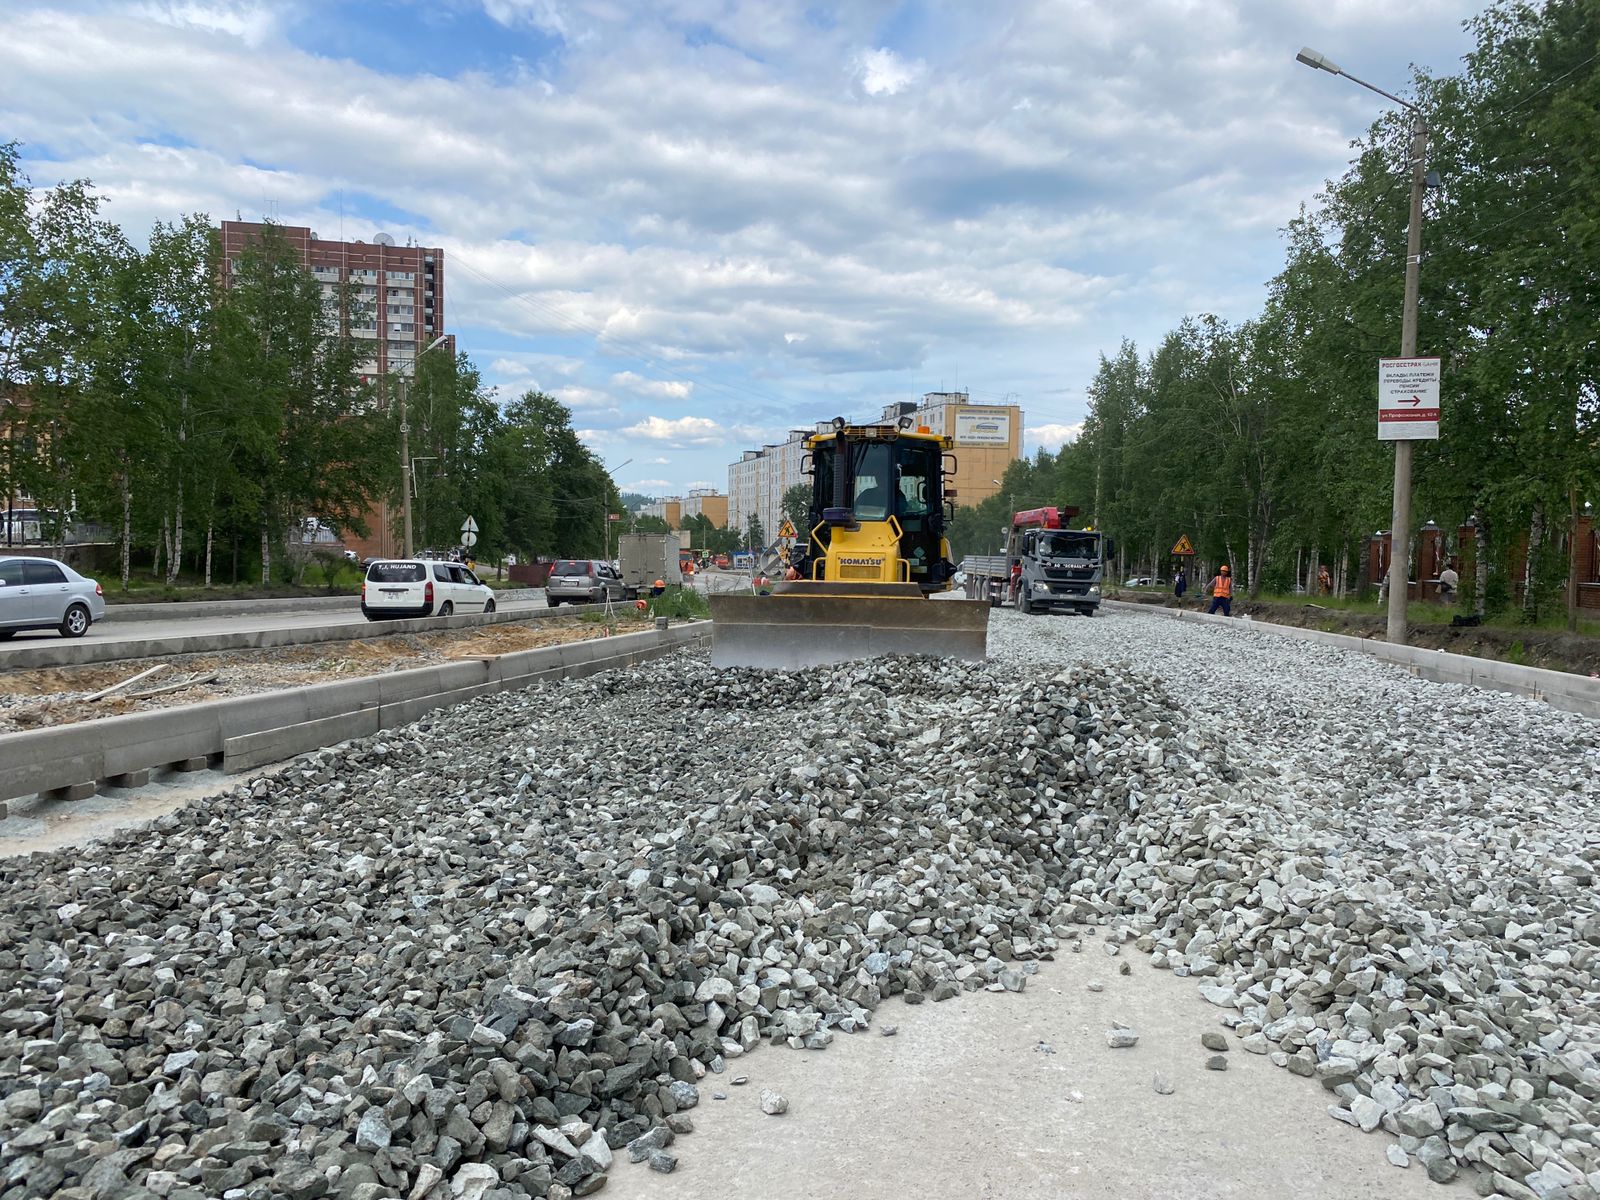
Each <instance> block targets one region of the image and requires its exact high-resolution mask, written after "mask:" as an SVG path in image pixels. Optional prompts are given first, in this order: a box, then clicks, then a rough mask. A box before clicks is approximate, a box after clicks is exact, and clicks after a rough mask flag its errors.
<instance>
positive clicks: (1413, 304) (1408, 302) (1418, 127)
mask: <svg viewBox="0 0 1600 1200" xmlns="http://www.w3.org/2000/svg"><path fill="white" fill-rule="evenodd" d="M1427 154H1428V127H1427V125H1426V124H1425V123H1424V122H1423V119H1422V114H1421V113H1420V112H1418V111H1416V110H1415V109H1412V112H1411V219H1410V221H1409V222H1407V226H1406V291H1405V300H1404V302H1403V307H1402V309H1401V312H1400V357H1401V358H1415V357H1416V355H1417V291H1418V287H1419V285H1420V277H1421V274H1422V198H1423V196H1424V195H1425V194H1426V192H1427V190H1428V175H1427V170H1426V167H1425V165H1424V161H1425V159H1426V158H1427ZM1415 444H1416V443H1415V442H1412V441H1410V440H1405V439H1403V440H1401V441H1398V442H1396V443H1395V444H1394V521H1393V524H1392V525H1391V526H1390V533H1389V621H1388V628H1387V630H1386V634H1387V637H1388V640H1389V644H1390V645H1392V646H1404V645H1405V644H1406V601H1407V600H1409V599H1410V592H1411V588H1410V579H1411V451H1412V447H1413V446H1414V445H1415ZM1396 567H1399V568H1400V573H1399V576H1398V578H1397V577H1396V575H1395V568H1396Z"/></svg>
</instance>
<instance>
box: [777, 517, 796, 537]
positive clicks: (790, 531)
mask: <svg viewBox="0 0 1600 1200" xmlns="http://www.w3.org/2000/svg"><path fill="white" fill-rule="evenodd" d="M778 536H779V537H781V538H792V537H794V536H795V532H794V522H793V521H791V520H789V518H788V517H785V518H784V519H783V524H782V525H780V526H778Z"/></svg>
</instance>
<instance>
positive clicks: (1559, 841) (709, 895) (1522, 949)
mask: <svg viewBox="0 0 1600 1200" xmlns="http://www.w3.org/2000/svg"><path fill="white" fill-rule="evenodd" d="M1146 621H1150V622H1151V623H1152V624H1153V623H1154V622H1153V621H1152V619H1150V618H1140V617H1136V616H1134V617H1123V618H1112V617H1102V618H1098V619H1095V620H1083V619H1067V618H1035V619H1032V620H1028V619H1026V618H1022V617H1020V616H1016V615H1014V614H1010V613H1001V614H998V615H997V617H996V628H995V633H994V637H993V642H994V653H995V661H993V662H992V663H990V664H988V665H986V666H970V665H952V664H934V663H929V662H919V661H914V660H899V661H892V662H884V663H872V664H857V665H851V666H846V667H841V668H837V669H833V670H827V671H816V672H811V673H808V674H806V675H803V676H797V677H794V678H791V679H781V678H775V677H767V678H762V677H757V676H755V675H754V674H750V673H742V672H732V673H716V672H712V671H711V670H710V669H709V667H707V666H706V665H705V664H704V662H703V660H702V659H698V658H694V657H680V658H676V659H672V660H661V661H658V662H655V663H651V664H646V665H644V666H641V667H639V668H637V669H634V670H631V671H627V672H618V673H613V674H608V675H605V676H598V677H595V678H592V679H589V680H583V681H575V682H569V683H566V684H559V685H558V684H552V685H546V686H542V687H540V688H536V689H533V690H531V691H529V692H526V693H520V694H508V695H501V696H496V697H491V698H486V699H484V700H482V701H480V702H477V703H475V704H472V705H468V706H465V707H462V708H460V709H456V710H452V711H450V712H448V713H443V714H436V715H434V716H433V717H431V718H429V719H427V720H425V721H424V722H422V723H421V724H419V725H417V726H413V727H410V728H408V729H405V730H399V731H394V732H392V733H389V734H386V735H384V736H382V737H380V738H375V739H370V740H368V741H366V742H363V743H359V744H356V745H354V746H352V747H350V748H347V749H345V750H340V751H329V752H323V753H321V754H318V755H313V756H310V757H308V758H306V759H304V760H302V761H301V762H300V763H298V764H297V765H296V766H294V767H292V768H291V769H289V770H287V771H285V772H283V773H282V774H280V775H278V776H276V777H275V778H273V779H270V780H260V781H257V782H256V783H255V784H254V785H253V786H251V787H249V788H244V789H237V790H235V791H234V792H232V793H230V794H228V795H226V796H223V797H219V798H217V799H216V800H214V801H211V802H208V803H202V804H198V805H195V806H193V807H191V808H189V809H185V810H183V811H181V812H179V813H174V814H172V815H170V816H168V817H165V818H162V820H161V821H159V822H158V823H157V826H156V828H155V829H153V830H151V831H147V832H141V833H137V834H128V835H124V836H121V837H119V838H117V839H115V840H113V841H111V842H109V843H107V844H105V845H102V846H97V847H94V848H91V849H89V850H86V851H79V852H73V853H70V854H68V853H61V854H53V855H39V856H35V857H34V858H32V859H30V860H25V861H24V860H13V861H11V862H7V863H4V864H0V894H3V897H4V900H3V901H0V995H3V996H4V998H5V1003H4V1005H3V1006H0V1200H12V1197H23V1196H30V1197H31V1196H42V1195H52V1194H59V1195H64V1196H74V1197H77V1196H84V1197H95V1198H96V1200H107V1198H112V1197H119V1196H135V1197H143V1196H148V1195H164V1196H171V1197H176V1198H179V1200H188V1198H190V1197H200V1196H212V1195H215V1196H230V1197H231V1196H240V1197H254V1196H292V1197H307V1198H312V1197H317V1196H324V1195H337V1196H346V1197H351V1198H352V1200H377V1198H378V1197H385V1196H392V1195H406V1196H409V1197H411V1198H412V1200H424V1198H425V1197H427V1196H434V1197H439V1198H442V1197H445V1196H481V1197H493V1198H495V1200H504V1198H505V1197H519V1196H525V1195H532V1196H546V1195H548V1196H552V1197H566V1196H570V1195H587V1194H589V1193H590V1192H592V1191H594V1190H596V1189H598V1188H599V1187H600V1186H602V1185H603V1184H604V1181H605V1173H606V1171H607V1170H608V1169H609V1167H610V1166H611V1164H612V1161H613V1157H614V1154H615V1153H616V1152H619V1151H623V1150H624V1149H625V1150H626V1153H627V1156H628V1157H629V1158H630V1159H634V1160H635V1161H648V1162H649V1163H650V1164H651V1166H652V1167H654V1168H655V1169H657V1170H671V1169H672V1167H673V1166H675V1165H676V1162H677V1158H676V1155H677V1154H678V1153H680V1152H682V1150H683V1149H684V1146H683V1145H681V1144H680V1145H674V1144H673V1136H674V1135H676V1134H679V1133H686V1132H688V1131H689V1130H690V1129H692V1121H691V1119H690V1116H689V1112H688V1110H689V1109H691V1108H693V1107H694V1106H695V1105H696V1104H697V1103H699V1102H700V1101H701V1100H702V1099H703V1098H704V1097H705V1094H706V1093H707V1092H709V1093H710V1094H711V1097H712V1098H713V1099H725V1098H726V1097H727V1096H728V1095H729V1093H728V1092H727V1091H726V1090H725V1088H724V1086H723V1085H724V1080H725V1079H726V1078H729V1076H728V1074H727V1065H728V1064H729V1063H730V1062H731V1061H732V1060H734V1059H737V1058H739V1057H741V1056H742V1055H744V1054H746V1053H748V1052H749V1051H751V1050H752V1049H754V1048H755V1047H756V1046H758V1045H759V1044H760V1043H761V1042H771V1043H775V1044H776V1043H782V1044H784V1045H787V1046H789V1047H792V1048H794V1049H795V1050H797V1051H801V1052H815V1051H818V1050H822V1049H825V1048H826V1047H827V1046H829V1045H830V1044H832V1043H833V1041H834V1039H835V1037H836V1036H841V1035H849V1034H852V1033H857V1032H861V1031H863V1030H866V1029H867V1028H869V1027H870V1026H871V1024H872V1021H873V1010H874V1009H875V1008H876V1006H877V1005H878V1004H879V1003H880V1002H881V1001H882V999H883V998H885V997H886V996H890V995H902V996H903V997H904V998H905V999H907V1000H908V1001H911V1002H913V1003H915V1002H920V1001H922V1000H934V1001H937V1000H941V999H945V998H948V997H951V996H954V995H958V994H960V993H962V992H965V991H976V990H980V989H986V990H994V991H999V992H1006V991H1017V990H1021V989H1022V988H1023V987H1024V986H1025V983H1026V980H1027V978H1028V975H1029V974H1030V973H1031V971H1032V970H1034V969H1035V968H1036V966H1037V960H1039V959H1041V958H1045V957H1048V956H1050V955H1053V954H1054V953H1056V952H1057V951H1059V950H1068V951H1081V950H1082V949H1083V943H1084V942H1086V941H1092V942H1095V943H1097V944H1098V945H1099V946H1101V947H1102V948H1103V950H1104V952H1105V953H1106V954H1108V955H1110V956H1112V957H1113V958H1114V959H1115V960H1116V961H1117V962H1118V964H1119V969H1122V968H1126V967H1127V966H1128V965H1129V960H1130V959H1132V960H1133V961H1134V962H1136V963H1138V964H1139V966H1140V969H1148V967H1147V964H1150V965H1155V966H1158V967H1164V968H1168V969H1172V970H1173V971H1175V972H1178V973H1182V974H1188V975H1191V976H1193V977H1194V978H1195V980H1196V984H1197V986H1198V987H1199V988H1200V990H1201V994H1202V995H1204V996H1205V997H1206V999H1207V1000H1209V1001H1210V1002H1211V1003H1213V1004H1215V1005H1216V1006H1217V1008H1218V1013H1219V1017H1220V1018H1221V1019H1222V1022H1223V1024H1224V1025H1226V1026H1228V1027H1229V1028H1231V1030H1232V1031H1233V1033H1234V1034H1235V1036H1236V1037H1237V1038H1238V1040H1239V1046H1240V1049H1241V1050H1243V1051H1245V1052H1247V1053H1249V1052H1252V1051H1254V1052H1258V1053H1265V1054H1269V1055H1270V1056H1271V1057H1272V1060H1273V1061H1274V1062H1276V1063H1278V1064H1279V1065H1280V1066H1285V1067H1287V1068H1288V1069H1289V1070H1291V1071H1293V1072H1294V1073H1296V1074H1301V1075H1307V1076H1311V1077H1315V1078H1317V1079H1319V1080H1320V1082H1321V1083H1322V1085H1323V1086H1324V1087H1326V1088H1327V1089H1328V1091H1329V1092H1330V1101H1331V1103H1330V1111H1331V1113H1332V1115H1334V1116H1335V1117H1337V1118H1338V1119H1341V1120H1346V1121H1349V1122H1350V1123H1352V1124H1355V1125H1357V1126H1358V1127H1361V1128H1366V1129H1371V1130H1378V1129H1382V1130H1384V1131H1385V1132H1386V1133H1388V1134H1389V1135H1390V1136H1391V1138H1393V1139H1394V1140H1395V1141H1396V1142H1397V1143H1398V1146H1399V1147H1400V1148H1401V1149H1403V1150H1404V1151H1406V1152H1407V1155H1408V1161H1409V1159H1411V1158H1414V1159H1415V1160H1416V1161H1417V1162H1419V1163H1420V1164H1421V1165H1422V1166H1423V1167H1424V1169H1425V1170H1426V1171H1427V1172H1428V1173H1429V1174H1430V1175H1432V1176H1434V1177H1435V1178H1447V1177H1449V1176H1450V1175H1452V1174H1453V1173H1455V1172H1457V1171H1459V1170H1462V1169H1468V1170H1471V1171H1474V1172H1477V1173H1479V1174H1480V1175H1481V1179H1482V1183H1483V1185H1484V1187H1485V1188H1487V1189H1494V1188H1498V1189H1499V1190H1500V1191H1501V1192H1502V1194H1504V1195H1507V1196H1526V1195H1535V1196H1553V1195H1565V1196H1570V1197H1575V1198H1577V1197H1585V1196H1593V1195H1595V1194H1596V1193H1595V1191H1594V1185H1596V1184H1600V1175H1593V1176H1591V1177H1589V1178H1587V1179H1586V1173H1592V1172H1594V1171H1595V1169H1596V1164H1597V1158H1600V1149H1597V1145H1596V1129H1595V1125H1594V1123H1593V1122H1594V1113H1595V1101H1596V1097H1597V1094H1600V1072H1597V1069H1596V1064H1595V1059H1594V1049H1595V1046H1596V1033H1597V1031H1596V1029H1595V1026H1594V1021H1595V1019H1596V1012H1597V1011H1600V995H1597V993H1596V989H1595V983H1594V977H1593V964H1594V953H1595V947H1596V945H1597V944H1600V922H1597V918H1596V913H1595V895H1594V886H1593V885H1594V879H1593V863H1594V860H1595V857H1596V832H1595V830H1596V823H1595V821H1594V813H1595V802H1596V799H1597V785H1596V777H1597V774H1600V759H1597V754H1596V750H1595V746H1594V739H1593V732H1594V727H1593V725H1591V724H1588V723H1585V722H1582V721H1581V720H1579V719H1577V718H1571V717H1565V716H1562V715H1559V714H1551V713H1549V712H1546V711H1544V710H1542V709H1539V708H1537V707H1536V706H1533V705H1530V704H1528V703H1526V702H1523V701H1518V700H1514V699H1512V698H1509V697H1503V696H1485V695H1478V694H1471V693H1464V692H1460V691H1459V690H1455V689H1445V688H1437V687H1435V686H1434V685H1428V684H1421V683H1418V682H1416V681H1414V680H1411V679H1409V678H1408V677H1405V676H1403V675H1399V674H1397V673H1393V672H1391V671H1390V670H1388V669H1386V668H1379V667H1377V666H1376V665H1373V664H1366V663H1362V662H1360V661H1358V660H1352V659H1350V658H1348V657H1347V656H1345V655H1343V654H1342V653H1340V652H1337V651H1331V650H1327V649H1325V648H1320V647H1312V646H1309V645H1305V644H1301V643H1293V642H1287V641H1283V640H1280V639H1276V638H1270V637H1269V635H1261V634H1254V633H1250V632H1248V631H1246V630H1243V629H1237V630H1236V629H1227V630H1221V631H1212V630H1193V629H1191V628H1189V627H1183V628H1182V630H1181V633H1180V634H1178V635H1177V636H1174V633H1175V632H1176V631H1175V630H1174V629H1172V628H1171V627H1168V628H1166V629H1164V630H1159V631H1158V630H1152V629H1150V627H1149V626H1148V625H1145V624H1144V623H1143V622H1146ZM1157 633H1160V634H1161V636H1154V635H1155V634H1157ZM1145 635H1150V636H1145ZM1135 655H1137V658H1135ZM1073 658H1083V659H1085V660H1087V662H1088V663H1089V664H1090V665H1088V666H1081V667H1072V666H1070V665H1069V660H1071V659H1073ZM1163 681H1165V682H1163ZM1264 684H1266V685H1270V686H1264ZM1408 731H1409V732H1408ZM1397 743H1398V744H1400V745H1402V746H1404V747H1407V748H1408V749H1407V750H1406V751H1405V752H1402V753H1396V752H1395V748H1396V745H1397ZM1093 948H1094V947H1093V946H1091V947H1089V949H1091V950H1092V949H1093ZM1134 1036H1136V1034H1135V1033H1134V1032H1133V1031H1131V1030H1126V1029H1125V1028H1124V1027H1116V1028H1114V1029H1113V1030H1112V1031H1111V1033H1110V1034H1108V1042H1111V1043H1112V1044H1116V1043H1117V1042H1123V1041H1126V1040H1127V1039H1128V1038H1130V1037H1134ZM1106 1052H1107V1053H1115V1051H1111V1050H1109V1049H1108V1050H1107V1051H1106ZM1219 1057H1220V1056H1219ZM1223 1061H1224V1063H1225V1061H1226V1060H1225V1059H1224V1060H1223ZM733 1094H734V1097H735V1098H734V1099H732V1100H728V1101H727V1103H729V1104H740V1103H744V1104H752V1105H755V1104H761V1103H763V1099H764V1098H763V1097H757V1096H755V1095H753V1094H752V1093H751V1091H750V1090H749V1089H737V1090H736V1091H735V1092H734V1093H733ZM777 1099H779V1100H781V1097H779V1098H777ZM669 1145H671V1146H672V1149H671V1150H670V1151H669V1150H668V1149H667V1147H668V1146H669ZM691 1160H692V1159H691ZM1518 1189H1522V1190H1520V1191H1519V1190H1518ZM1561 1189H1565V1190H1561Z"/></svg>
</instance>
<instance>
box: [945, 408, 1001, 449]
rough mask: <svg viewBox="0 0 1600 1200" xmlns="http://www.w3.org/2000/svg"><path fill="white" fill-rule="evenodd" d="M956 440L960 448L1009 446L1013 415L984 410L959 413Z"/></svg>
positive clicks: (969, 410) (957, 415)
mask: <svg viewBox="0 0 1600 1200" xmlns="http://www.w3.org/2000/svg"><path fill="white" fill-rule="evenodd" d="M955 438H956V445H958V446H1009V445H1010V444H1011V414H1010V413H1009V412H1004V411H1001V412H990V411H987V410H983V409H966V410H965V411H962V412H958V413H956V432H955Z"/></svg>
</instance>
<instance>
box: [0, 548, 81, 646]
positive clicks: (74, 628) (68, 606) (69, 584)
mask: <svg viewBox="0 0 1600 1200" xmlns="http://www.w3.org/2000/svg"><path fill="white" fill-rule="evenodd" d="M105 615H106V594H105V592H104V591H102V590H101V587H100V585H99V584H98V583H96V582H95V581H94V580H93V579H86V578H84V576H82V575H79V574H78V573H77V572H76V571H74V570H73V569H72V568H71V567H69V566H67V564H66V563H61V562H57V561H56V560H55V559H53V558H0V641H5V640H6V639H7V638H10V637H14V636H15V635H16V634H17V632H18V631H19V630H23V629H59V630H60V631H61V636H62V637H72V638H75V637H82V636H83V635H84V634H86V633H88V632H89V626H90V625H92V624H94V622H96V621H98V620H100V619H101V618H102V617H104V616H105Z"/></svg>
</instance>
